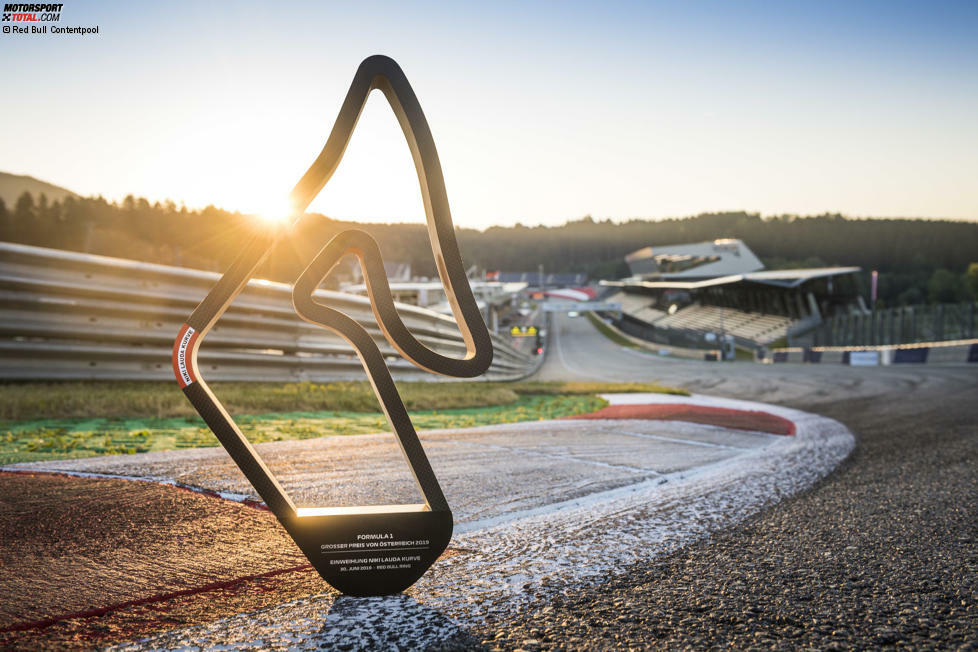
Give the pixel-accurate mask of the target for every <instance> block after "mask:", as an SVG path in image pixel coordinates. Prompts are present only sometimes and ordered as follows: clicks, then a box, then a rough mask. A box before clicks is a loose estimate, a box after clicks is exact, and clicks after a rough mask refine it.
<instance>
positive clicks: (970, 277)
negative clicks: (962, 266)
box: [965, 263, 978, 301]
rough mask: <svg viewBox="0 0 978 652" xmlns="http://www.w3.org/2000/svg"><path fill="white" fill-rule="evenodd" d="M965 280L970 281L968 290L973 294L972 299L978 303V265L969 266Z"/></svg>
mask: <svg viewBox="0 0 978 652" xmlns="http://www.w3.org/2000/svg"><path fill="white" fill-rule="evenodd" d="M965 278H966V279H967V281H968V290H969V291H970V292H971V297H972V298H973V299H975V300H976V301H978V263H971V264H970V265H968V271H967V272H965Z"/></svg>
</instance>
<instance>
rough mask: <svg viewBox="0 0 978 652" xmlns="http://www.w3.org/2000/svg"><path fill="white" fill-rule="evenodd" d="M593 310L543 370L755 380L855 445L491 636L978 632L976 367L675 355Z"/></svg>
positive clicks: (695, 380)
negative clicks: (802, 486)
mask: <svg viewBox="0 0 978 652" xmlns="http://www.w3.org/2000/svg"><path fill="white" fill-rule="evenodd" d="M582 321H583V320H577V321H572V320H568V319H567V318H560V319H558V321H557V324H556V329H557V331H558V333H557V340H556V342H555V347H554V348H555V350H554V351H551V352H550V357H549V358H548V361H547V364H546V365H545V366H544V369H543V370H542V371H541V375H542V376H544V377H549V378H559V377H581V376H583V377H586V376H587V374H588V372H589V371H590V372H591V373H594V374H595V375H598V376H599V377H608V376H611V375H616V374H622V373H627V372H626V370H631V372H633V373H635V374H636V375H637V377H640V378H646V379H650V378H656V379H659V380H662V381H663V382H671V383H676V384H681V385H684V386H686V387H688V388H690V389H695V390H697V391H709V392H710V393H712V394H717V395H731V396H743V395H745V394H746V395H748V396H751V397H754V398H757V399H758V400H765V401H770V402H777V403H781V404H783V405H789V406H794V407H798V408H803V409H806V410H809V411H813V412H817V413H820V414H823V415H827V416H830V417H833V418H835V419H837V420H839V421H841V422H843V423H845V424H846V425H847V426H849V428H850V429H851V430H852V432H853V433H854V434H855V436H856V440H857V447H856V450H855V451H854V453H853V454H852V455H851V456H850V457H849V459H848V460H847V461H845V462H844V463H843V464H842V465H841V466H840V467H839V468H838V469H837V470H836V471H835V472H833V473H832V474H830V475H829V476H828V477H827V478H826V479H824V480H823V481H821V482H820V483H818V484H817V485H816V486H815V487H814V488H813V489H812V490H810V491H808V492H805V493H802V494H799V495H796V496H794V497H791V498H788V499H787V500H785V501H783V502H781V503H780V504H778V505H776V506H773V507H770V508H768V509H766V510H764V511H762V512H760V513H759V514H757V515H755V516H754V517H752V518H750V519H748V520H747V521H746V522H744V523H742V524H740V525H739V526H736V527H734V528H732V529H729V530H725V531H721V532H719V533H717V534H715V535H713V536H712V537H711V538H710V539H708V540H704V541H699V542H696V543H693V544H691V545H689V546H686V547H684V548H682V549H680V550H679V551H676V552H674V553H672V554H671V555H668V556H666V557H664V558H660V559H654V560H650V561H645V562H640V563H636V564H633V565H631V566H630V567H629V568H627V569H622V572H621V573H619V574H617V575H616V576H615V577H613V578H611V579H609V580H608V581H606V582H604V583H600V584H595V585H590V586H581V587H579V588H578V589H576V590H574V591H570V592H566V593H564V594H561V595H558V596H556V597H555V598H554V599H553V600H551V601H550V602H549V604H546V605H543V604H541V605H538V607H537V608H535V609H532V610H527V611H526V612H525V613H523V614H520V615H519V616H518V617H516V618H513V619H510V620H508V621H506V622H499V623H497V624H495V625H494V626H493V627H492V628H485V629H484V630H482V631H480V632H479V635H480V638H481V639H482V641H483V642H484V644H485V645H486V646H488V647H498V648H503V649H512V648H520V647H522V648H526V649H536V648H592V649H594V648H598V649H600V648H607V649H610V648H620V647H637V648H644V647H664V648H682V647H688V648H728V647H733V648H735V649H741V648H752V647H756V648H768V649H769V648H783V649H797V648H814V649H850V648H853V647H856V648H873V647H884V646H895V647H906V648H913V649H921V648H923V649H928V648H932V649H976V648H978V543H976V538H978V426H976V424H978V367H965V366H963V365H961V366H953V367H952V366H947V367H928V366H906V367H888V368H871V369H861V368H852V367H840V366H835V365H833V366H831V367H823V366H819V365H807V366H795V365H785V366H783V367H780V366H779V367H775V368H772V367H763V366H756V365H748V364H744V363H740V364H737V363H734V364H724V365H709V364H707V363H702V364H700V363H679V362H671V361H670V362H667V361H659V360H657V359H655V358H653V357H648V358H646V357H645V356H639V355H638V354H634V353H631V352H628V351H625V350H622V349H619V350H617V351H613V350H612V349H611V348H609V347H608V346H606V345H601V344H597V343H595V341H594V340H593V338H590V337H589V335H588V333H587V329H586V328H584V327H583V326H584V324H583V323H582ZM588 328H590V326H589V325H588ZM557 347H560V348H559V349H557ZM636 357H639V359H642V358H646V359H647V360H648V362H647V363H645V364H635V362H634V360H635V359H636Z"/></svg>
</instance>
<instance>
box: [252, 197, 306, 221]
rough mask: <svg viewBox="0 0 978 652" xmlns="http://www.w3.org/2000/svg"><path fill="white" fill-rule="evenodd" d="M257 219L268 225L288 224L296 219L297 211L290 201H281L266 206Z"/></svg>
mask: <svg viewBox="0 0 978 652" xmlns="http://www.w3.org/2000/svg"><path fill="white" fill-rule="evenodd" d="M255 217H257V218H258V219H259V220H261V221H262V222H264V223H266V224H288V223H289V222H290V221H292V219H293V218H295V217H296V210H295V207H294V206H293V205H292V202H290V201H289V200H288V199H279V200H276V201H270V202H268V203H267V204H265V205H264V206H263V207H262V208H261V209H260V210H258V212H257V213H255Z"/></svg>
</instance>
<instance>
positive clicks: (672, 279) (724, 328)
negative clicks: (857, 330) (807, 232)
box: [601, 239, 866, 349]
mask: <svg viewBox="0 0 978 652" xmlns="http://www.w3.org/2000/svg"><path fill="white" fill-rule="evenodd" d="M625 261H626V262H627V263H628V265H629V269H630V270H631V271H632V274H633V276H632V277H630V278H627V279H623V280H620V281H602V282H601V284H602V285H604V286H606V287H607V288H608V291H607V294H606V295H605V296H604V297H603V298H604V299H605V300H607V301H611V302H617V303H620V304H621V306H622V314H621V316H620V317H619V318H617V325H618V326H619V327H620V328H621V329H622V330H624V331H625V332H627V333H629V334H631V335H635V336H637V337H641V338H643V339H647V340H650V341H654V342H659V343H662V344H672V345H675V346H693V347H703V346H709V344H707V343H709V342H715V341H716V339H717V338H721V339H729V338H731V337H732V338H733V340H734V341H735V342H736V343H737V344H738V345H739V346H741V347H743V348H748V349H756V348H759V347H763V346H768V345H771V344H774V343H777V342H782V341H786V340H789V339H798V338H800V337H803V336H804V335H805V334H806V333H810V332H811V331H812V330H814V329H815V328H816V327H817V326H818V325H819V324H821V323H822V321H823V320H824V319H826V318H828V317H831V316H834V315H837V314H851V313H856V314H862V313H865V312H866V307H865V304H864V303H863V300H862V297H861V296H860V295H859V292H858V289H857V285H856V278H855V274H856V273H857V272H859V271H860V269H859V268H858V267H821V268H814V269H789V270H765V269H764V265H763V263H761V261H760V259H758V258H757V256H755V255H754V253H753V252H752V251H751V250H750V249H749V248H748V247H747V245H746V244H744V243H743V242H742V241H740V240H734V239H722V240H715V241H713V242H700V243H693V244H684V245H676V246H666V247H655V248H653V247H645V248H643V249H640V250H638V251H636V252H634V253H631V254H629V255H628V256H626V257H625Z"/></svg>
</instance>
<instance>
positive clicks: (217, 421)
mask: <svg viewBox="0 0 978 652" xmlns="http://www.w3.org/2000/svg"><path fill="white" fill-rule="evenodd" d="M374 89H380V90H381V91H382V92H383V93H384V95H385V96H386V97H387V100H388V102H389V103H390V105H391V108H392V109H393V110H394V113H395V115H396V116H397V120H398V122H399V123H400V125H401V129H402V131H403V132H404V136H405V138H406V139H407V142H408V145H409V146H410V149H411V154H412V156H413V157H414V165H415V168H416V169H417V172H418V179H419V181H420V183H421V193H422V195H423V199H424V207H425V215H426V218H427V225H428V234H429V236H430V239H431V248H432V251H433V253H434V257H435V265H436V267H437V268H438V275H439V276H440V277H441V282H442V284H443V285H444V287H445V292H446V294H447V295H448V298H449V301H450V303H451V306H452V311H453V313H454V315H455V319H456V321H457V322H458V324H459V330H460V331H461V334H462V338H463V340H464V342H465V348H466V355H465V357H464V358H450V357H446V356H443V355H440V354H438V353H436V352H434V351H432V350H431V349H429V348H427V347H425V346H424V345H423V344H421V343H420V342H419V341H418V340H417V339H416V338H415V337H414V336H413V335H412V334H411V333H410V332H409V331H408V329H407V328H406V327H405V325H404V323H403V322H402V321H401V318H400V316H399V315H398V313H397V310H396V308H395V305H394V299H393V297H392V296H391V290H390V285H389V284H388V281H387V277H386V274H385V272H384V264H383V261H382V259H381V255H380V249H379V248H378V246H377V243H376V241H375V240H374V239H373V238H372V237H371V236H369V235H368V234H366V233H364V232H363V231H358V230H349V231H344V232H342V233H340V234H339V235H337V236H336V237H334V238H333V239H332V240H331V241H330V242H329V243H328V244H327V245H326V246H325V247H323V249H322V250H321V251H320V252H319V254H318V255H317V256H316V257H315V258H314V259H313V261H312V262H311V263H310V264H309V266H308V267H307V268H306V269H305V271H303V273H302V274H301V275H300V276H299V278H298V280H297V281H296V283H295V285H294V288H293V292H292V303H293V305H294V307H295V310H296V312H297V313H298V314H299V316H300V317H302V318H303V319H305V320H306V321H308V322H311V323H313V324H318V325H320V326H323V327H324V328H328V329H330V330H332V331H335V332H336V333H338V334H339V335H341V336H342V337H343V338H344V339H346V340H347V341H348V342H349V343H350V344H351V345H352V346H353V348H354V349H355V350H356V352H357V355H358V356H359V357H360V362H361V363H362V364H363V367H364V369H365V370H366V372H367V376H369V378H370V382H371V385H372V386H373V389H374V393H375V394H376V395H377V399H378V400H379V401H380V405H381V406H382V408H383V410H384V413H385V414H386V415H387V420H388V421H389V422H390V425H391V427H392V428H393V430H394V434H395V436H396V438H397V441H398V442H399V444H400V446H401V451H402V452H403V454H404V458H405V459H406V460H407V463H408V465H409V466H410V467H411V471H412V472H413V474H414V478H415V480H416V481H417V483H418V488H419V489H420V490H421V495H422V496H423V497H424V501H425V502H424V504H415V505H371V506H361V507H298V508H297V507H296V505H295V504H294V503H293V502H292V500H291V499H290V498H289V496H288V494H287V493H286V492H285V490H284V489H283V488H282V485H281V484H279V482H278V480H277V479H276V478H275V476H274V475H272V473H271V471H270V470H269V469H268V467H267V466H266V465H265V463H264V461H262V459H261V458H260V457H259V456H258V453H257V452H256V450H255V449H254V447H253V446H252V445H251V444H250V443H249V442H248V440H247V439H246V438H245V436H244V435H243V434H242V433H241V430H240V429H239V428H238V426H237V425H236V424H235V422H234V419H232V418H231V415H229V414H228V412H227V410H225V409H224V406H222V405H221V402H220V400H218V398H217V396H215V395H214V392H213V391H211V389H210V387H208V386H207V382H206V381H205V380H204V378H203V376H202V375H201V371H200V369H199V368H198V366H197V351H198V350H199V348H200V346H201V343H202V342H203V341H204V339H205V338H206V337H207V333H208V331H209V330H210V328H211V327H212V326H213V325H214V323H215V322H216V321H217V320H218V318H219V317H220V316H221V315H222V314H223V313H224V311H225V310H226V309H227V308H228V306H229V304H230V303H231V301H232V300H233V299H234V297H235V296H237V294H238V293H239V292H240V291H241V290H242V288H244V287H245V285H246V284H247V283H248V281H249V279H251V277H252V275H253V274H254V272H255V270H256V268H257V267H258V266H259V265H260V264H261V262H262V261H263V260H264V259H265V257H266V256H267V255H268V253H269V251H270V250H271V249H272V247H273V245H274V244H275V242H276V241H277V239H278V238H280V237H281V236H282V235H284V231H287V230H288V229H290V228H292V227H293V226H294V224H295V221H297V220H298V216H301V215H302V213H303V212H305V209H306V208H307V207H308V206H309V203H310V202H311V201H312V200H313V198H314V197H315V196H316V195H317V194H319V192H320V190H322V188H323V186H325V185H326V182H327V181H329V179H330V177H331V176H332V175H333V172H334V171H335V170H336V167H337V166H338V165H339V162H340V159H341V158H342V157H343V152H344V151H345V150H346V146H347V143H348V142H349V140H350V136H351V135H352V134H353V130H354V128H355V127H356V124H357V120H358V119H359V117H360V113H361V111H362V110H363V106H364V104H365V103H366V101H367V96H368V95H369V94H370V91H372V90H374ZM290 201H291V206H292V210H293V212H292V215H291V217H292V218H294V219H293V220H292V225H291V226H288V227H283V228H280V229H278V230H277V231H271V230H270V231H269V232H262V233H258V234H257V235H255V236H254V237H253V239H252V240H250V241H249V242H248V243H247V244H246V245H245V246H244V247H243V249H242V251H241V252H240V254H238V257H237V258H236V259H235V261H234V262H233V263H232V264H231V267H230V269H228V271H227V272H226V273H225V274H224V276H223V277H221V279H220V280H219V281H218V282H217V284H216V285H215V286H214V288H213V289H212V290H211V291H210V293H209V294H208V295H207V296H206V297H205V298H204V300H203V301H202V302H201V303H200V305H199V306H197V308H196V309H195V310H194V311H193V313H192V314H191V315H190V317H189V318H188V319H187V323H186V324H184V325H183V326H182V327H181V329H180V332H179V334H178V336H177V339H176V342H175V343H174V347H173V371H174V373H175V374H176V377H177V382H178V383H179V384H180V386H181V387H182V388H183V392H184V394H186V395H187V398H188V399H190V402H191V403H192V404H193V406H194V407H195V408H196V409H197V411H198V412H199V413H200V415H201V416H202V417H203V418H204V421H205V422H206V423H207V425H208V426H210V428H211V430H213V431H214V434H215V435H217V438H218V440H220V442H221V444H222V445H223V446H224V448H225V449H227V451H228V453H229V454H230V455H231V457H232V458H233V459H234V461H235V463H237V465H238V467H239V468H240V469H241V471H242V472H243V473H244V475H245V477H247V478H248V480H249V481H250V482H251V484H252V485H253V486H254V487H255V490H256V491H257V492H258V494H259V495H260V496H261V498H262V500H264V501H265V504H266V505H267V506H268V508H269V509H270V510H271V511H272V513H273V514H275V516H276V517H277V518H278V520H279V522H280V523H281V524H282V525H283V526H284V527H285V529H286V530H287V531H288V533H289V534H290V535H291V536H292V538H293V539H294V540H295V542H296V543H297V544H298V545H299V548H301V549H302V552H303V553H304V554H305V555H306V557H308V558H309V561H310V562H312V565H313V566H314V567H315V568H316V570H318V571H319V574H320V575H322V577H323V579H325V580H326V581H327V582H328V583H329V584H331V585H332V586H333V587H335V588H336V589H338V590H340V591H341V592H343V593H345V594H348V595H354V596H372V595H388V594H391V593H397V592H399V591H403V590H404V589H406V588H407V587H409V586H411V585H412V584H413V583H414V582H416V581H417V580H418V578H420V577H421V575H423V574H424V572H425V571H426V570H428V568H429V567H430V566H431V564H432V563H434V561H435V560H436V559H438V557H439V556H440V555H441V553H442V552H444V550H445V548H446V547H447V546H448V542H449V539H450V538H451V535H452V512H451V510H450V509H449V507H448V503H447V502H446V500H445V496H444V494H443V493H442V490H441V487H440V486H439V485H438V480H437V478H436V477H435V474H434V471H433V470H432V468H431V464H429V462H428V457H427V456H426V455H425V452H424V449H423V448H422V446H421V442H420V441H419V440H418V435H417V433H416V432H415V430H414V426H413V425H412V423H411V419H410V418H409V417H408V413H407V410H406V409H405V408H404V403H403V402H402V401H401V397H400V395H399V394H398V393H397V388H396V387H395V386H394V380H393V378H391V373H390V370H389V369H388V368H387V365H386V364H385V363H384V357H383V355H382V354H381V352H380V349H379V348H378V346H377V344H376V342H374V340H373V339H372V338H371V336H370V335H369V334H368V333H367V331H366V330H365V329H364V328H363V326H361V325H360V324H359V323H358V322H356V321H355V320H353V319H352V318H350V317H348V316H347V315H346V314H344V313H342V312H340V311H338V310H336V309H334V308H330V307H329V306H327V305H324V304H322V303H320V302H318V301H317V300H316V298H315V296H314V292H315V290H316V288H317V287H318V286H319V285H320V283H322V281H323V280H324V279H325V278H326V277H327V276H328V275H329V273H330V271H331V270H332V269H333V268H334V267H335V266H336V264H337V262H338V261H339V260H340V258H341V257H342V256H343V255H344V254H347V253H353V254H355V255H356V256H357V258H358V259H359V262H360V266H361V268H362V270H363V276H364V279H365V280H366V286H367V293H368V295H369V297H370V301H371V304H372V307H373V312H374V316H375V317H376V319H377V323H378V324H379V325H380V328H381V330H382V331H383V333H384V336H385V337H386V338H387V340H388V342H390V344H391V345H392V346H393V347H394V348H395V349H396V350H397V351H398V352H399V353H400V354H401V355H402V356H404V357H405V358H407V359H408V360H410V361H411V362H412V363H414V364H415V365H416V366H418V367H420V368H422V369H425V370H427V371H430V372H433V373H436V374H442V375H445V376H454V377H459V378H472V377H475V376H478V375H480V374H482V373H484V372H485V371H486V370H487V369H488V368H489V365H490V364H491V363H492V341H491V340H490V338H489V332H488V330H487V328H486V324H485V322H484V321H483V319H482V315H481V313H480V312H479V309H478V306H477V305H476V301H475V298H474V297H473V295H472V288H471V287H470V286H469V283H468V279H467V278H466V276H465V268H464V267H463V266H462V259H461V255H460V254H459V250H458V243H457V242H456V240H455V231H454V228H453V226H452V217H451V214H450V212H449V208H448V196H447V194H446V191H445V180H444V178H443V177H442V171H441V164H440V163H439V161H438V153H437V151H436V150H435V142H434V140H433V138H432V136H431V130H430V129H429V128H428V122H427V120H425V117H424V113H423V112H422V111H421V105H420V104H419V103H418V98H417V97H416V96H415V94H414V91H413V90H412V89H411V85H410V84H409V83H408V80H407V78H406V77H405V76H404V73H403V72H402V71H401V68H400V67H399V66H398V65H397V63H395V62H394V61H393V60H392V59H390V58H388V57H384V56H372V57H370V58H368V59H366V60H365V61H364V62H363V63H362V64H360V68H359V69H358V70H357V73H356V76H355V77H354V78H353V83H352V84H351V85H350V90H349V92H348V93H347V95H346V99H345V100H344V102H343V106H342V107H341V108H340V113H339V116H338V117H337V119H336V124H335V125H334V126H333V130H332V132H331V133H330V135H329V139H328V140H327V141H326V146H325V147H324V148H323V151H322V153H320V155H319V157H318V158H317V159H316V161H315V162H314V163H313V164H312V166H311V167H310V168H309V170H308V171H307V172H306V173H305V174H304V175H303V177H302V179H301V180H300V181H299V183H298V184H297V185H296V186H295V188H294V189H293V190H292V193H291V195H290Z"/></svg>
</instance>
